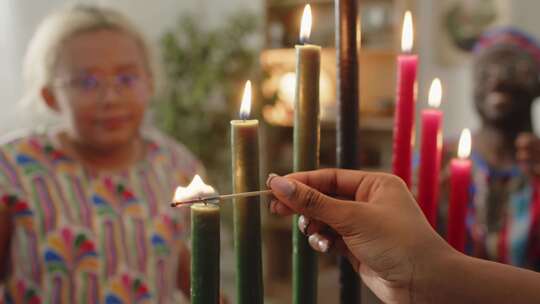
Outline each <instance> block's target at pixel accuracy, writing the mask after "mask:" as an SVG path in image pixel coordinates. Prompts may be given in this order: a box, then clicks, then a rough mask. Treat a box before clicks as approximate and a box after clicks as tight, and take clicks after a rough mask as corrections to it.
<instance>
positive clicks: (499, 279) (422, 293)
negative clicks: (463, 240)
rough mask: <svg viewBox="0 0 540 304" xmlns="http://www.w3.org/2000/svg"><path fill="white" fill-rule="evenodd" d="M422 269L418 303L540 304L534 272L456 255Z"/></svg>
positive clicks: (416, 295)
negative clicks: (539, 302)
mask: <svg viewBox="0 0 540 304" xmlns="http://www.w3.org/2000/svg"><path fill="white" fill-rule="evenodd" d="M421 268H423V269H419V271H418V274H419V275H418V277H416V278H415V283H414V285H416V288H414V289H415V290H414V298H413V299H414V300H415V301H414V302H419V303H537V302H538V301H539V300H540V288H538V287H539V286H540V274H538V273H536V272H533V271H530V270H526V269H522V268H517V267H513V266H508V265H504V264H500V263H496V262H491V261H486V260H481V259H477V258H473V257H469V256H466V255H463V254H461V253H456V252H454V253H447V254H445V255H444V256H443V257H442V258H441V259H440V261H439V262H438V263H425V264H424V265H423V266H422V267H421ZM420 274H424V275H420Z"/></svg>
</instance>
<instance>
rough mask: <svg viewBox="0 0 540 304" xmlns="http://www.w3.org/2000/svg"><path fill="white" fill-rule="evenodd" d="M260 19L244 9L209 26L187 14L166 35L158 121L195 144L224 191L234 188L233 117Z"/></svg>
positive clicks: (250, 68)
mask: <svg viewBox="0 0 540 304" xmlns="http://www.w3.org/2000/svg"><path fill="white" fill-rule="evenodd" d="M257 20H258V18H257V17H256V15H254V14H251V13H245V12H244V13H240V14H235V15H232V16H230V17H229V18H228V19H227V21H226V22H225V23H224V24H223V25H222V26H220V27H219V28H215V29H205V28H204V27H203V25H202V22H201V23H199V20H197V19H196V18H195V17H193V16H190V15H185V16H182V17H181V18H180V22H179V23H178V26H177V27H176V28H174V29H173V30H171V31H169V32H167V33H166V34H165V35H164V36H163V37H162V40H161V47H162V61H163V66H164V74H165V81H164V88H163V93H162V94H160V96H159V101H158V102H156V103H154V104H155V113H156V118H157V119H156V121H157V123H158V126H159V127H160V128H161V129H162V130H164V131H165V132H166V133H168V134H169V135H171V136H173V137H174V138H176V139H177V140H179V141H180V142H182V143H183V144H185V145H186V146H187V147H188V148H189V149H191V151H192V152H193V153H194V154H195V155H196V156H197V157H199V159H201V161H202V162H203V164H204V165H205V167H206V169H207V174H208V179H209V180H210V182H211V183H212V184H213V185H215V186H217V187H218V189H224V190H225V191H229V190H230V189H231V187H230V153H229V149H230V148H229V146H230V144H229V141H228V138H229V137H228V132H229V121H230V120H231V118H232V117H237V114H236V113H237V111H238V108H239V101H240V96H241V91H242V86H243V84H244V81H245V80H246V79H247V78H249V77H250V76H253V75H254V73H255V69H256V68H257V54H258V50H257V49H256V46H253V43H251V42H252V41H254V38H256V36H255V35H256V34H257ZM233 113H234V115H233ZM222 191H223V190H222Z"/></svg>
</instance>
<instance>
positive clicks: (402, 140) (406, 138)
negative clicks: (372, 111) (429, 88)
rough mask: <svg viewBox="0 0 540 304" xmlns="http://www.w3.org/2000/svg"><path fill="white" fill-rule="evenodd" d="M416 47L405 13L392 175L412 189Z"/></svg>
mask: <svg viewBox="0 0 540 304" xmlns="http://www.w3.org/2000/svg"><path fill="white" fill-rule="evenodd" d="M412 47H413V27H412V16H411V12H409V11H407V12H406V13H405V18H404V20H403V35H402V37H401V48H402V50H403V52H404V53H405V54H401V55H399V56H398V86H397V96H396V112H395V118H394V119H395V123H394V148H393V160H392V171H393V172H394V174H396V175H397V176H399V177H401V178H402V179H403V180H404V181H405V183H406V184H407V185H408V186H409V187H410V186H411V176H412V174H411V171H412V170H411V162H412V148H413V136H412V134H413V125H414V106H415V84H416V70H417V67H418V56H416V55H412V54H410V52H411V50H412Z"/></svg>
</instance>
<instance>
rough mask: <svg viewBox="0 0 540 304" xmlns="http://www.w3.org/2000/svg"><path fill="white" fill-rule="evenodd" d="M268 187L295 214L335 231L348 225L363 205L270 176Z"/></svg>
mask: <svg viewBox="0 0 540 304" xmlns="http://www.w3.org/2000/svg"><path fill="white" fill-rule="evenodd" d="M268 185H269V187H270V188H271V189H272V193H273V194H274V196H275V198H276V199H277V200H279V202H280V203H282V204H284V205H285V206H286V207H288V208H289V209H291V210H292V211H294V212H295V213H299V214H303V215H306V216H307V217H309V218H313V219H316V220H319V221H322V222H325V223H327V224H328V225H330V226H332V227H333V228H334V229H336V230H339V227H340V226H341V227H342V226H344V225H346V224H347V223H349V222H350V221H351V215H354V214H358V213H359V212H360V211H361V209H363V208H364V205H365V204H361V203H356V202H351V201H343V200H338V199H335V198H332V197H330V196H327V195H324V194H322V193H321V192H319V191H317V190H315V189H313V188H311V187H309V186H307V185H305V184H303V183H301V182H298V181H295V180H293V179H290V178H284V177H280V176H272V177H271V178H270V180H269V181H268ZM277 206H279V204H276V207H274V208H279V207H277ZM357 216H358V215H357Z"/></svg>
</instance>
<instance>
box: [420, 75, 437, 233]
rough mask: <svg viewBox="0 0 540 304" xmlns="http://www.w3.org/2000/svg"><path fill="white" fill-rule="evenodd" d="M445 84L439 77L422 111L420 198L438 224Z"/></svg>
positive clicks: (430, 220) (429, 214) (430, 218)
mask: <svg viewBox="0 0 540 304" xmlns="http://www.w3.org/2000/svg"><path fill="white" fill-rule="evenodd" d="M441 98H442V86H441V81H440V80H439V79H438V78H437V79H435V80H433V83H432V84H431V88H430V90H429V105H430V106H431V108H430V109H426V110H423V111H422V142H421V143H420V172H419V183H418V201H419V203H420V207H422V210H423V211H424V214H425V215H426V218H427V219H428V221H429V223H430V224H431V225H432V226H433V227H435V225H436V224H437V203H438V200H439V172H440V168H441V153H442V132H441V125H442V119H443V114H442V112H441V111H439V110H438V109H437V108H438V107H439V105H440V104H441Z"/></svg>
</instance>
